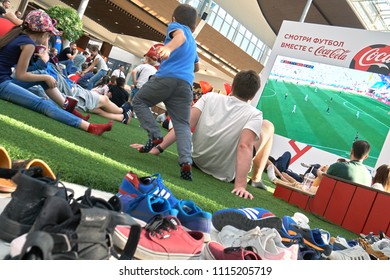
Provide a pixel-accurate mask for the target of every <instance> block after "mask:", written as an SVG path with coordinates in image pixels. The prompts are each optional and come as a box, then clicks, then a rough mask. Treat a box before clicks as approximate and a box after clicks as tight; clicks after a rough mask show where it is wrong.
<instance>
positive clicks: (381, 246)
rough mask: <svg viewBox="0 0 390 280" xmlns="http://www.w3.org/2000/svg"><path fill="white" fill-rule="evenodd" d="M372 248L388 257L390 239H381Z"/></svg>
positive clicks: (389, 253)
mask: <svg viewBox="0 0 390 280" xmlns="http://www.w3.org/2000/svg"><path fill="white" fill-rule="evenodd" d="M371 247H372V249H374V250H376V251H381V252H382V253H383V254H385V255H386V256H387V257H389V258H390V240H389V239H381V240H379V241H377V242H375V243H374V244H372V245H371Z"/></svg>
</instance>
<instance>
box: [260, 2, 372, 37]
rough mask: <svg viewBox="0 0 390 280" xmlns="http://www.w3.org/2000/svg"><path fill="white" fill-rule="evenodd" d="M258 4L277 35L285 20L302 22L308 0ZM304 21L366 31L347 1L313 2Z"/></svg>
mask: <svg viewBox="0 0 390 280" xmlns="http://www.w3.org/2000/svg"><path fill="white" fill-rule="evenodd" d="M257 2H258V4H259V6H260V9H261V11H262V12H263V15H264V17H265V19H266V20H267V22H268V24H269V25H270V27H271V29H272V30H273V31H274V33H275V34H277V33H278V31H279V29H280V26H281V25H282V22H283V20H290V21H299V20H300V18H301V16H302V14H303V12H304V9H305V6H306V4H307V3H308V0H294V1H291V0H272V1H269V0H257ZM304 21H305V22H307V23H317V24H323V25H324V24H325V25H334V26H342V27H351V28H360V29H364V26H363V24H362V23H361V22H360V20H359V19H358V17H357V16H356V14H355V13H354V11H353V10H352V8H351V7H350V5H349V4H348V3H347V1H346V0H313V1H312V2H311V5H310V8H309V10H308V12H307V15H306V17H305V20H304Z"/></svg>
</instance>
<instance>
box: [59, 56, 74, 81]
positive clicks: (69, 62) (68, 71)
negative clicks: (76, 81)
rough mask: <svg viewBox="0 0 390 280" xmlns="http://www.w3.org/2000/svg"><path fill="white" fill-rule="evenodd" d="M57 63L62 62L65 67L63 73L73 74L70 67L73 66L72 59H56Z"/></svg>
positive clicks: (66, 74)
mask: <svg viewBox="0 0 390 280" xmlns="http://www.w3.org/2000/svg"><path fill="white" fill-rule="evenodd" d="M58 63H61V64H64V65H65V66H66V68H65V69H64V75H65V76H67V77H68V75H70V74H73V73H72V67H73V60H70V59H68V60H63V61H58Z"/></svg>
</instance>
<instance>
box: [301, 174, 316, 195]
mask: <svg viewBox="0 0 390 280" xmlns="http://www.w3.org/2000/svg"><path fill="white" fill-rule="evenodd" d="M314 179H315V176H314V175H313V174H312V173H311V172H309V173H307V174H306V175H305V177H304V179H303V190H304V191H305V192H310V188H311V186H312V185H313V182H314Z"/></svg>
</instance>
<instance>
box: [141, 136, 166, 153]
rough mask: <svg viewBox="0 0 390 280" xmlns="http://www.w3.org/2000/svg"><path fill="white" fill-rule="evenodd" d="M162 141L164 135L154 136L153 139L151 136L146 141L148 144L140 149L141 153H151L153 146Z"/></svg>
mask: <svg viewBox="0 0 390 280" xmlns="http://www.w3.org/2000/svg"><path fill="white" fill-rule="evenodd" d="M162 141H163V138H162V137H158V138H153V139H151V138H149V140H148V142H146V144H145V145H144V146H143V147H141V149H139V150H138V151H139V152H140V153H149V151H150V150H151V149H152V148H153V147H155V146H157V145H158V144H161V143H162Z"/></svg>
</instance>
